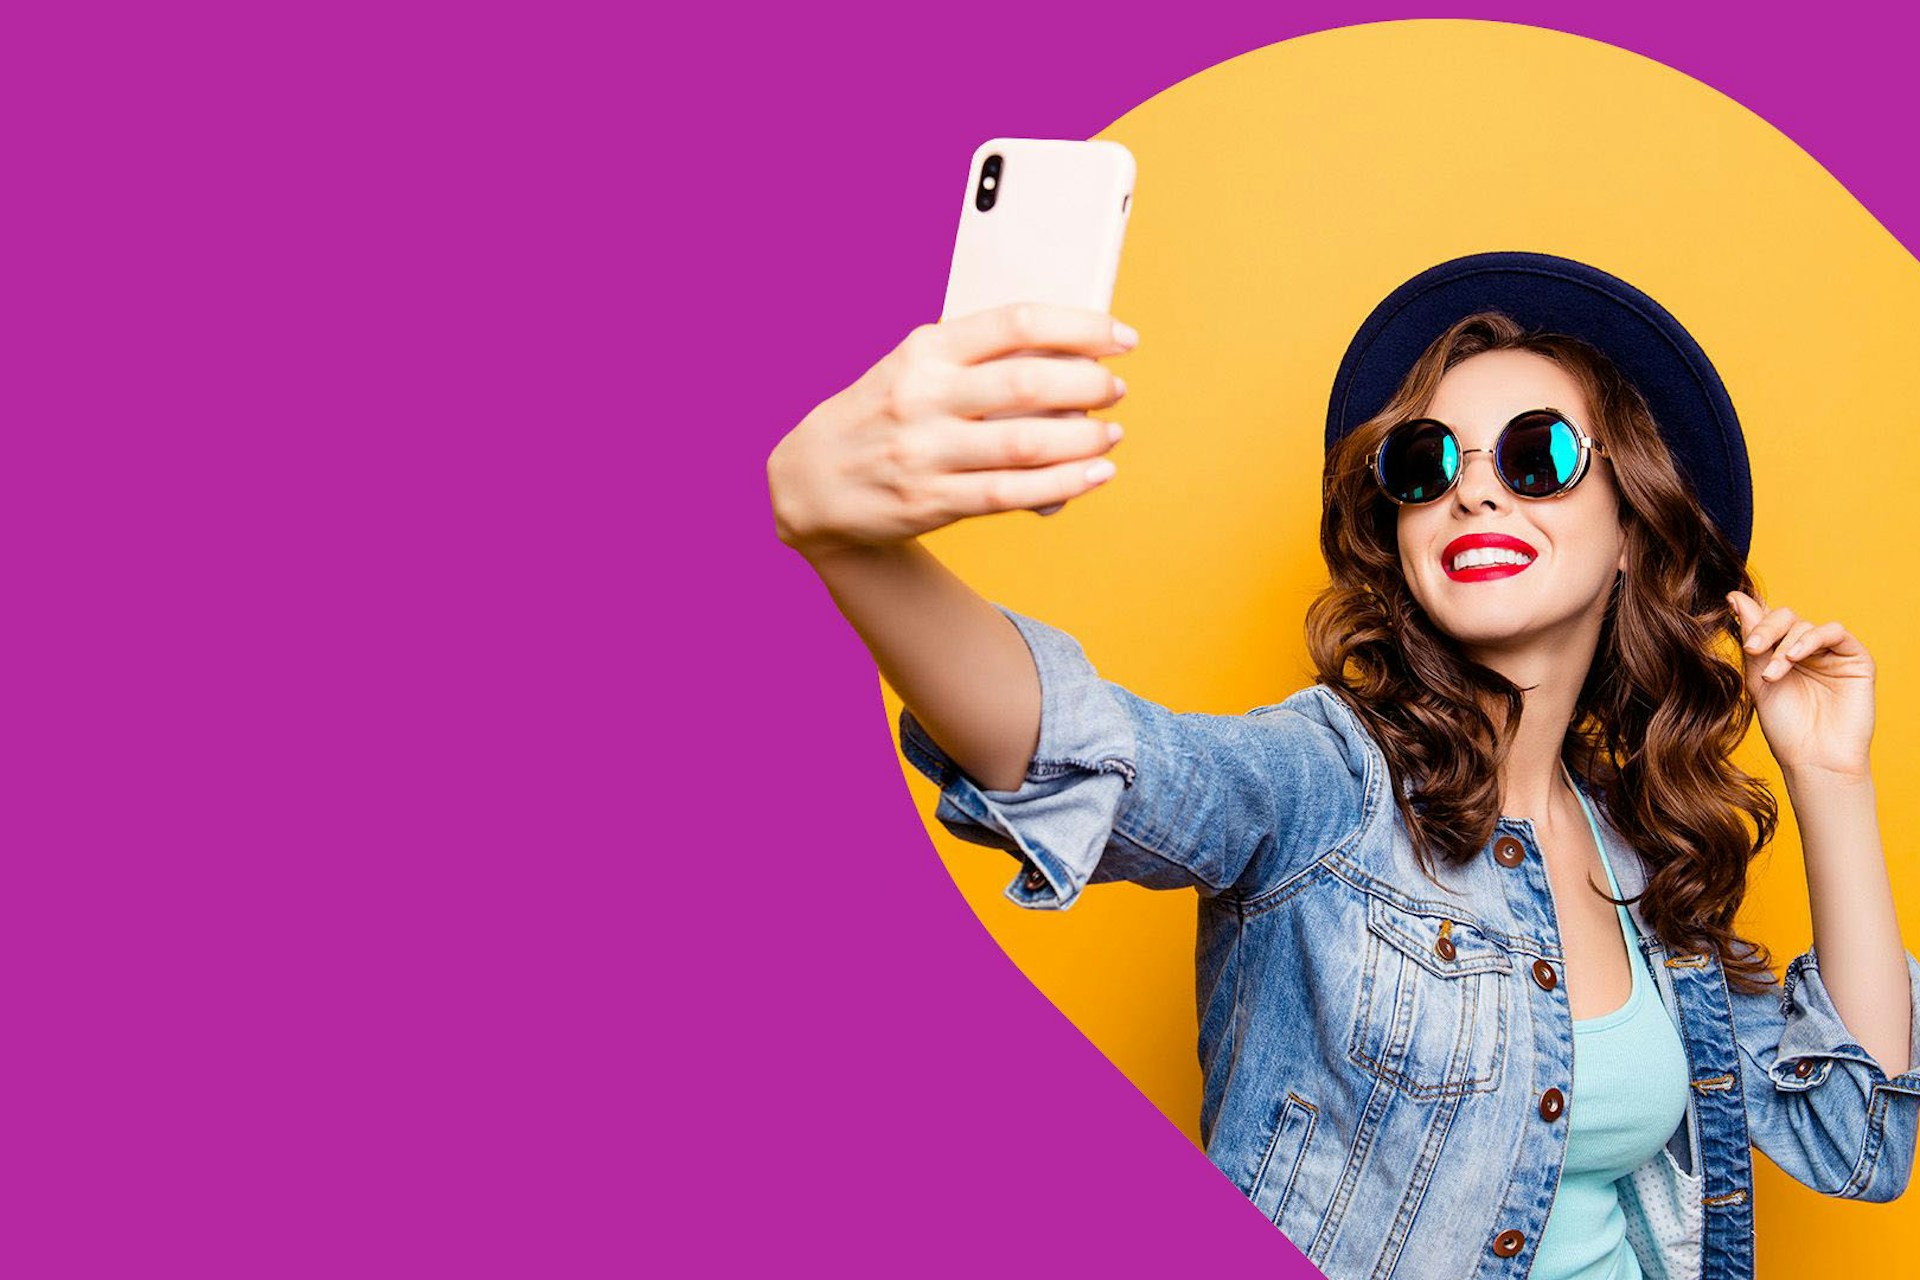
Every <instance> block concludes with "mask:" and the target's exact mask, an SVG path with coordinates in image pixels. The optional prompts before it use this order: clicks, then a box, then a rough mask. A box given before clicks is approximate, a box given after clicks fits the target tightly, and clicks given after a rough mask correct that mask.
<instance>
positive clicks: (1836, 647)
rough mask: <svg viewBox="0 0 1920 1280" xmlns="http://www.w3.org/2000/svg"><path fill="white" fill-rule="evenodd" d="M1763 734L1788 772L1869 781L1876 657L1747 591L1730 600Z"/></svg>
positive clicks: (1831, 626) (1841, 630)
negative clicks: (1818, 772) (1813, 772)
mask: <svg viewBox="0 0 1920 1280" xmlns="http://www.w3.org/2000/svg"><path fill="white" fill-rule="evenodd" d="M1727 600H1728V601H1729V602H1730V603H1731V604H1732V605H1733V608H1734V616H1735V618H1736V620H1737V621H1738V622H1739V624H1740V635H1741V639H1742V644H1741V650H1740V655H1741V657H1742V658H1743V659H1744V660H1745V667H1746V674H1747V691H1748V692H1749V693H1751V694H1752V695H1753V701H1754V706H1755V709H1756V711H1757V712H1758V714H1759V718H1760V731H1761V733H1763V734H1764V735H1766V739H1767V746H1768V747H1769V748H1770V749H1771V750H1772V751H1773V758H1774V759H1775V760H1777V761H1779V763H1780V767H1781V768H1782V769H1783V770H1788V771H1805V770H1809V769H1817V770H1823V771H1825V772H1828V773H1833V774H1841V775H1855V774H1857V775H1860V776H1863V777H1864V776H1865V775H1866V774H1867V771H1868V768H1867V744H1868V743H1869V742H1870V741H1871V740H1872V738H1873V657H1872V655H1870V654H1869V653H1868V652H1867V649H1866V646H1865V645H1863V644H1861V643H1860V641H1859V639H1858V637H1856V636H1854V635H1853V634H1852V633H1851V632H1849V631H1848V630H1847V629H1846V628H1845V627H1842V626H1841V625H1840V624H1839V623H1837V622H1829V623H1825V624H1824V625H1821V626H1815V625H1814V624H1813V623H1811V622H1808V621H1806V620H1805V619H1803V618H1801V617H1799V616H1798V615H1797V614H1795V613H1794V611H1793V610H1791V609H1788V608H1785V607H1782V608H1778V609H1768V608H1767V607H1766V606H1765V605H1764V604H1762V603H1761V602H1760V601H1758V600H1755V599H1754V598H1753V597H1752V596H1750V595H1748V594H1746V593H1745V592H1744V591H1735V592H1733V593H1732V594H1731V595H1729V596H1728V597H1727Z"/></svg>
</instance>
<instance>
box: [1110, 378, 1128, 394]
mask: <svg viewBox="0 0 1920 1280" xmlns="http://www.w3.org/2000/svg"><path fill="white" fill-rule="evenodd" d="M1113 394H1114V396H1115V397H1116V398H1118V397H1120V396H1123V395H1125V394H1127V380H1126V379H1125V378H1120V377H1116V378H1115V379H1114V380H1113Z"/></svg>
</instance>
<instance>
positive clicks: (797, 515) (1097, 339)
mask: <svg viewBox="0 0 1920 1280" xmlns="http://www.w3.org/2000/svg"><path fill="white" fill-rule="evenodd" d="M1122 332H1123V330H1122V329H1121V328H1120V327H1119V326H1117V323H1116V322H1115V320H1114V318H1113V317H1112V316H1110V315H1108V314H1107V313H1105V312H1103V311H1094V310H1089V309H1086V308H1082V307H1067V306H1056V305H1053V304H1050V303H1038V302H1018V303H1011V304H1008V305H1006V306H1001V307H993V308H989V309H988V310H986V311H981V312H977V313H975V314H973V315H967V316H960V317H957V318H954V319H951V320H945V321H941V322H939V323H935V324H923V325H920V326H919V327H917V328H915V329H914V330H913V331H912V332H910V333H909V334H907V336H906V338H905V339H904V340H902V341H901V343H900V345H899V346H897V347H895V348H894V349H893V350H892V351H890V352H888V353H887V354H886V355H885V356H884V357H882V358H881V360H880V362H879V363H878V364H876V365H874V366H873V368H871V369H869V370H867V372H866V373H864V374H862V375H861V376H860V378H859V379H858V380H857V381H855V382H854V383H853V384H852V385H851V386H849V387H847V388H846V389H845V390H843V391H841V392H839V393H838V394H837V395H835V396H833V397H832V398H831V399H828V400H825V401H822V402H821V403H820V404H819V405H817V406H816V407H815V408H814V409H813V411H812V412H811V413H809V414H807V416H806V417H805V418H804V419H802V420H801V422H800V424H799V425H798V426H796V427H795V428H794V429H793V430H791V431H789V432H788V433H787V434H786V436H785V437H784V438H782V439H781V441H780V443H779V444H778V445H776V446H774V450H773V452H772V453H771V454H770V455H769V456H768V458H767V485H768V488H769V490H770V491H771V493H772V496H773V512H774V522H775V524H776V526H777V527H778V530H779V534H780V541H782V542H784V543H786V544H787V545H788V546H790V547H792V548H794V549H795V550H797V551H799V552H800V553H801V554H802V555H804V556H807V557H809V558H811V557H813V556H815V555H817V554H820V553H823V552H830V551H834V550H838V549H842V548H848V547H870V546H879V545H884V544H888V543H896V542H902V541H905V540H906V539H909V538H913V537H916V536H918V535H920V534H923V533H926V532H929V531H930V530H933V529H938V528H941V527H942V526H944V525H949V524H952V523H954V522H956V521H958V520H962V519H965V518H966V517H968V516H976V515H986V514H990V513H992V512H997V511H1016V510H1022V509H1033V508H1044V510H1042V511H1041V514H1042V515H1050V514H1052V512H1053V511H1057V510H1059V509H1060V507H1061V506H1063V505H1065V503H1066V502H1067V500H1068V499H1071V498H1077V497H1079V496H1080V495H1081V494H1083V493H1085V492H1087V491H1088V490H1089V489H1093V488H1096V487H1097V486H1099V485H1100V484H1101V483H1103V482H1104V481H1105V480H1106V479H1107V476H1105V475H1100V476H1097V478H1089V476H1088V466H1089V464H1091V463H1093V462H1094V460H1095V459H1097V458H1099V457H1100V455H1102V454H1105V453H1106V452H1107V451H1108V450H1110V449H1111V448H1113V445H1114V440H1113V439H1110V438H1109V432H1108V428H1109V424H1108V423H1105V422H1102V421H1099V420H1097V419H1094V418H1088V417H1080V416H1072V417H1045V416H1041V415H1043V414H1046V413H1050V412H1051V413H1060V412H1065V413H1069V414H1077V413H1080V412H1084V411H1085V410H1087V409H1103V408H1106V407H1108V406H1110V405H1112V404H1114V403H1115V402H1116V401H1118V400H1119V399H1120V397H1121V396H1122V395H1124V394H1125V393H1126V387H1125V385H1124V384H1123V383H1121V382H1120V380H1119V379H1118V378H1116V377H1114V376H1113V375H1112V374H1111V373H1109V372H1107V370H1106V369H1105V368H1104V367H1103V366H1102V365H1101V364H1100V361H1099V358H1100V357H1102V356H1111V355H1118V354H1120V353H1121V352H1124V351H1129V350H1131V349H1132V348H1133V345H1134V344H1133V341H1131V340H1128V341H1123V340H1122V337H1121V334H1122ZM1126 336H1127V338H1128V339H1131V338H1132V335H1131V334H1130V333H1128V334H1127V335H1126ZM1029 351H1058V352H1063V353H1066V355H1065V356H1064V357H1063V356H1055V355H1037V354H1036V355H1028V354H1024V353H1026V352H1029ZM1008 413H1011V414H1014V415H1027V416H1011V417H999V418H991V419H990V418H989V415H993V414H1008ZM1105 465H1106V466H1108V467H1111V466H1112V464H1111V463H1110V462H1108V463H1106V464H1105Z"/></svg>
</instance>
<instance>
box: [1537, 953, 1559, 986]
mask: <svg viewBox="0 0 1920 1280" xmlns="http://www.w3.org/2000/svg"><path fill="white" fill-rule="evenodd" d="M1533 980H1534V981H1535V982H1537V983H1539V984H1540V989H1541V990H1542V991H1551V990H1553V989H1554V988H1555V987H1557V986H1559V985H1560V977H1559V975H1558V974H1556V973H1554V971H1553V966H1552V965H1550V964H1548V963H1547V962H1546V961H1545V960H1535V961H1534V962H1533Z"/></svg>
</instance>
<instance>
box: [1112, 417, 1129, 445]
mask: <svg viewBox="0 0 1920 1280" xmlns="http://www.w3.org/2000/svg"><path fill="white" fill-rule="evenodd" d="M1125 434H1127V433H1126V431H1125V430H1123V429H1122V428H1121V426H1120V424H1119V423H1117V422H1109V423H1108V424H1107V443H1108V444H1112V443H1113V442H1114V441H1115V440H1118V439H1119V438H1120V437H1121V436H1123V435H1125Z"/></svg>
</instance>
